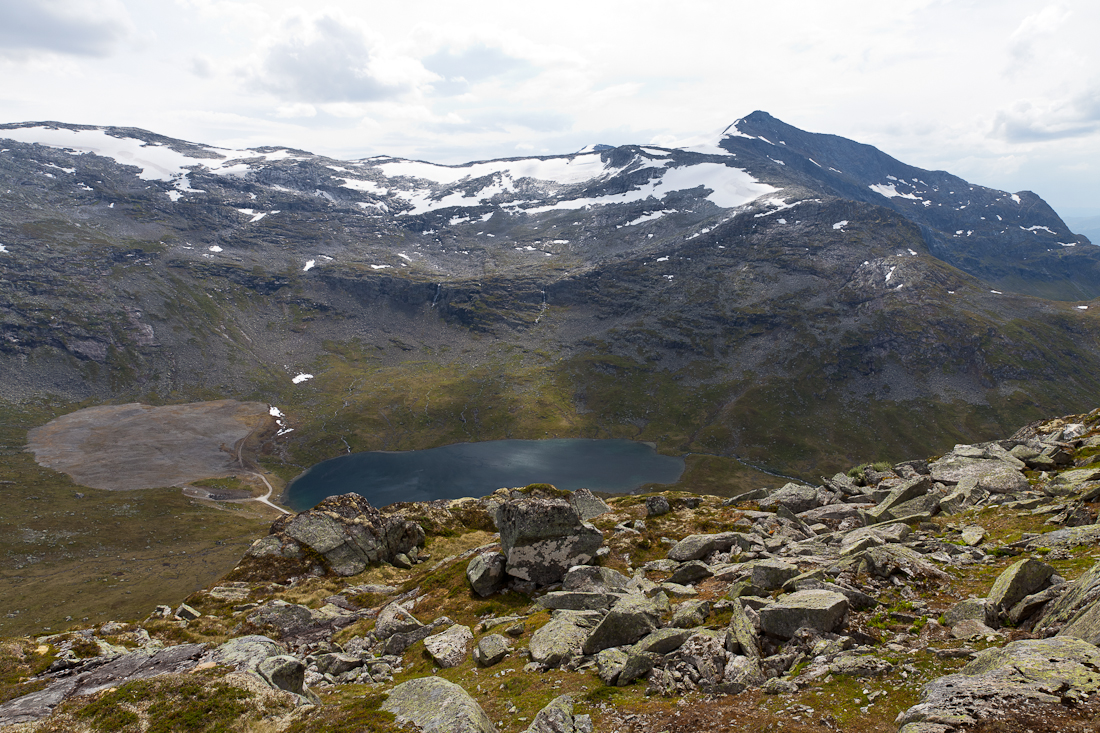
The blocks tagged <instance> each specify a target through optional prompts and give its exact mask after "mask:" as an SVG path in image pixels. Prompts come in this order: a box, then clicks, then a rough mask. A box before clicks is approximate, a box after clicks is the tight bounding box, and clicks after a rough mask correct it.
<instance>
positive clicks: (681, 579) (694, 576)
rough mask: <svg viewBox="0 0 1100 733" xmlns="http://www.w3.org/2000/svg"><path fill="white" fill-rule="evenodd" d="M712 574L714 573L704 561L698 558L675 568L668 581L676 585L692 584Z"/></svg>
mask: <svg viewBox="0 0 1100 733" xmlns="http://www.w3.org/2000/svg"><path fill="white" fill-rule="evenodd" d="M712 575H714V573H712V572H711V570H710V568H709V567H707V564H706V563H704V562H700V561H699V560H692V561H691V562H686V563H684V564H683V565H681V566H680V567H678V568H676V570H675V571H673V573H672V575H671V576H670V577H669V579H668V582H669V583H676V584H677V585H693V584H695V583H698V582H699V581H700V580H703V579H704V578H709V577H711V576H712Z"/></svg>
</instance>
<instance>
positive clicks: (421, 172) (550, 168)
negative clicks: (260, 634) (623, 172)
mask: <svg viewBox="0 0 1100 733" xmlns="http://www.w3.org/2000/svg"><path fill="white" fill-rule="evenodd" d="M375 167H376V168H377V169H378V170H380V171H381V172H382V174H383V175H385V176H386V177H387V178H395V177H399V176H407V177H409V178H420V179H423V180H427V181H432V182H433V183H440V184H448V183H458V182H459V181H461V180H463V179H466V178H471V179H472V178H481V177H483V176H487V175H490V174H492V173H507V174H508V175H509V177H511V178H512V179H513V180H519V179H520V178H534V179H535V180H539V181H553V182H554V183H559V184H562V185H571V184H575V183H584V182H586V181H591V180H592V179H594V178H599V177H601V176H604V175H606V174H607V172H608V169H609V168H610V166H608V165H606V164H605V163H604V162H603V161H602V160H600V156H599V154H593V153H585V154H582V155H572V156H561V157H555V158H547V159H546V160H542V159H539V158H528V159H523V160H493V161H489V162H486V163H470V164H468V165H459V166H450V165H436V164H435V163H425V162H422V161H416V160H395V161H390V162H387V163H380V164H379V165H377V166H375Z"/></svg>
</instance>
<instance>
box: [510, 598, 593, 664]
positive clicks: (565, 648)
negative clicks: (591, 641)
mask: <svg viewBox="0 0 1100 733" xmlns="http://www.w3.org/2000/svg"><path fill="white" fill-rule="evenodd" d="M599 618H600V615H599V614H598V613H596V612H595V611H558V612H557V613H555V614H554V617H553V618H551V619H550V621H549V622H548V623H546V624H544V625H543V626H541V627H540V628H539V629H538V630H536V631H535V633H534V634H532V635H531V641H530V642H528V644H527V649H528V652H529V653H530V655H531V661H532V662H537V663H538V664H541V665H542V666H544V667H548V668H549V667H557V666H558V665H560V664H562V663H563V662H568V661H570V660H572V659H574V658H576V657H579V656H581V650H582V649H583V647H584V643H585V640H587V639H588V636H589V634H590V633H591V631H592V629H593V627H595V626H596V624H597V623H599Z"/></svg>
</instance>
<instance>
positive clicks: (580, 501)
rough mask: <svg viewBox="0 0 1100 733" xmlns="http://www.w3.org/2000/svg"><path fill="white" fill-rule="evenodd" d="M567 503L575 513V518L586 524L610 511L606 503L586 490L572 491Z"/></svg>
mask: <svg viewBox="0 0 1100 733" xmlns="http://www.w3.org/2000/svg"><path fill="white" fill-rule="evenodd" d="M569 503H570V505H572V507H573V509H574V510H575V511H576V512H577V516H578V517H580V518H581V521H584V522H587V521H588V520H589V519H595V518H596V517H598V516H600V515H601V514H607V513H608V512H609V511H611V507H609V506H608V505H607V502H605V501H604V500H603V499H601V498H600V497H598V496H596V495H595V494H593V493H592V492H591V491H589V490H588V489H577V490H576V491H574V492H573V493H572V494H570V495H569Z"/></svg>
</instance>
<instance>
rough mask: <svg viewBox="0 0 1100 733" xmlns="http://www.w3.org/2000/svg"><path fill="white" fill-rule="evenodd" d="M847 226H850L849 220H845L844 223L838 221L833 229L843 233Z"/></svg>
mask: <svg viewBox="0 0 1100 733" xmlns="http://www.w3.org/2000/svg"><path fill="white" fill-rule="evenodd" d="M846 226H848V220H847V219H845V220H844V221H838V222H837V223H836V224H833V229H837V230H840V231H843V230H844V227H846Z"/></svg>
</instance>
